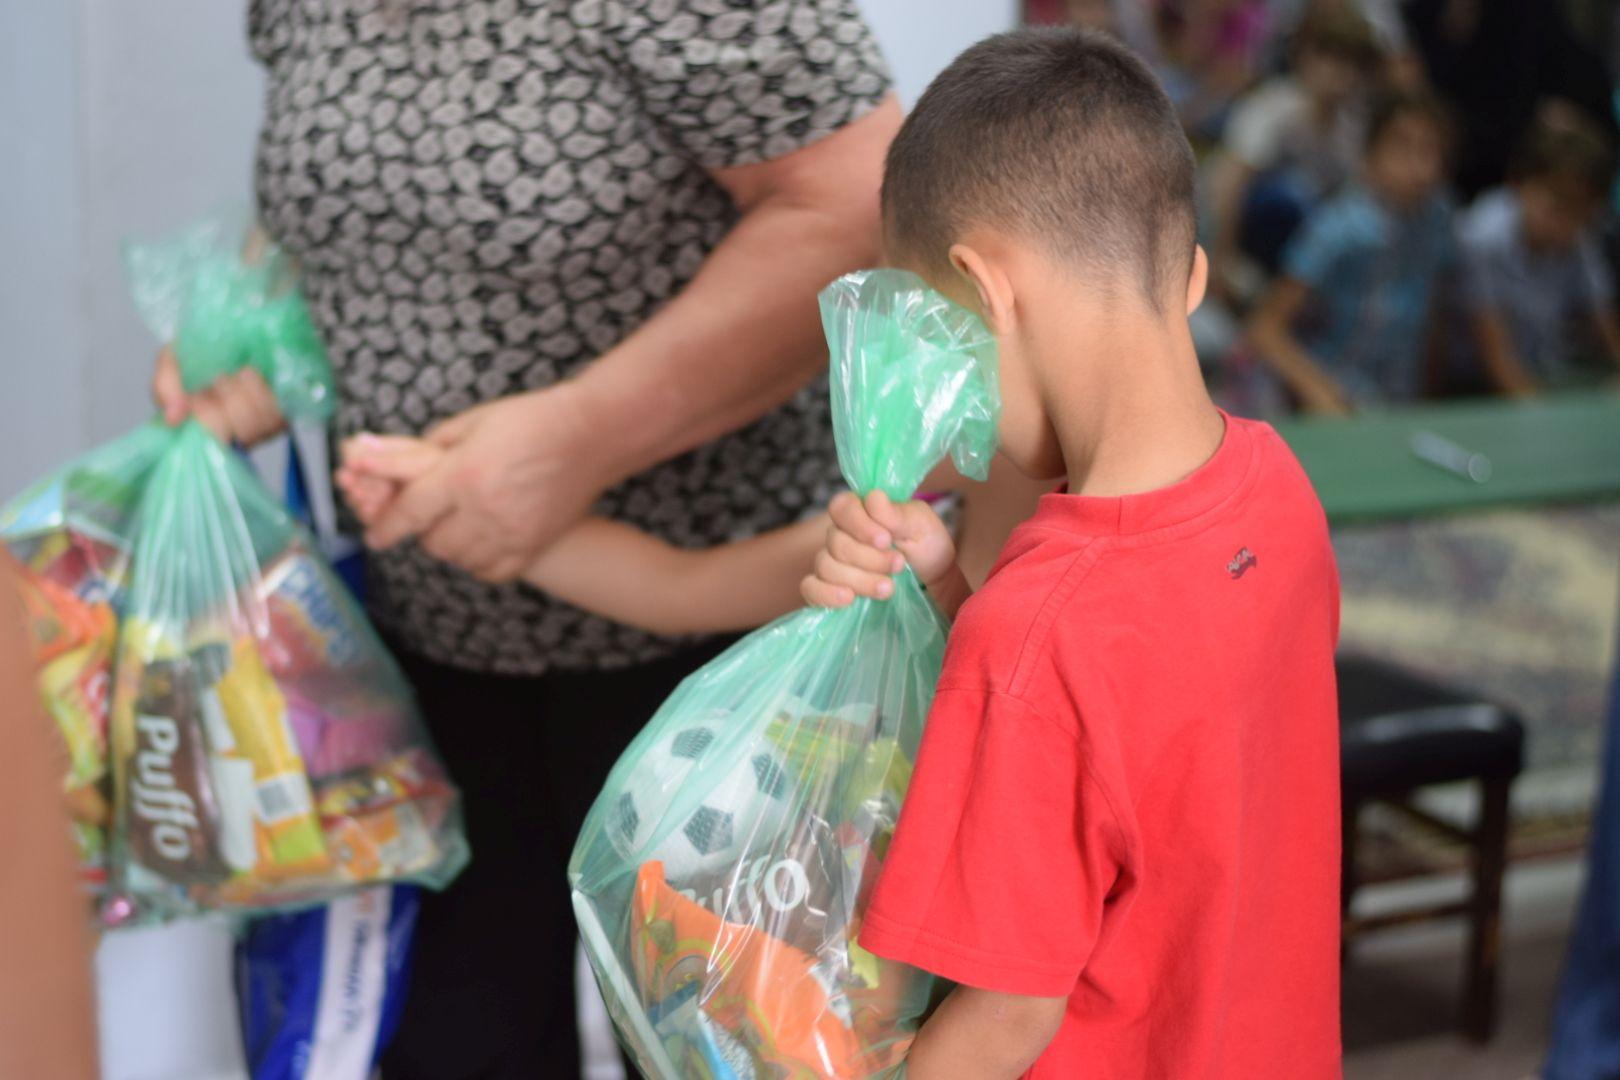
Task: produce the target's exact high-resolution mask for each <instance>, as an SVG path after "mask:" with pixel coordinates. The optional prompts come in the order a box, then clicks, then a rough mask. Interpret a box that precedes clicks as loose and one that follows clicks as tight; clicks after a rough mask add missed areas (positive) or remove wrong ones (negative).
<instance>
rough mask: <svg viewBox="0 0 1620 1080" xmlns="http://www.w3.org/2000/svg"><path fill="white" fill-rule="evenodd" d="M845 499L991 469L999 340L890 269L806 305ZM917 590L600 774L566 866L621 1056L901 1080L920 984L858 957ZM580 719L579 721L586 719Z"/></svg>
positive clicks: (802, 636)
mask: <svg viewBox="0 0 1620 1080" xmlns="http://www.w3.org/2000/svg"><path fill="white" fill-rule="evenodd" d="M821 304H822V320H823V324H824V327H825V329H826V333H827V341H828V344H829V346H830V348H831V354H832V388H833V422H834V426H835V431H836V435H837V438H838V450H839V460H840V463H841V465H842V467H843V470H844V475H845V478H846V479H847V480H848V481H849V483H850V485H851V486H852V487H854V488H856V489H857V490H859V491H862V492H867V491H871V490H873V489H876V488H881V489H883V490H884V491H885V492H887V493H888V494H889V495H890V496H891V497H893V498H895V499H906V498H909V497H910V496H911V493H912V492H913V491H914V490H915V489H916V488H917V486H918V485H919V484H920V483H921V482H922V480H923V478H924V476H925V475H926V474H927V473H928V471H929V469H930V468H931V467H932V466H933V465H934V463H935V462H937V461H938V460H940V459H941V458H942V457H943V456H945V455H946V454H947V453H949V454H951V455H952V456H953V457H954V458H955V460H956V464H957V467H958V468H959V469H960V470H961V471H963V472H964V473H967V474H970V475H978V476H983V475H984V470H985V469H986V467H987V466H988V464H989V459H990V456H991V454H992V453H993V452H994V448H995V427H996V416H997V411H998V405H997V394H996V385H995V373H994V363H993V357H994V342H993V339H992V338H991V337H990V336H989V334H988V332H987V331H986V330H985V329H984V327H983V325H982V324H981V323H980V322H979V321H978V320H977V319H976V318H975V317H974V316H972V315H971V314H970V313H968V312H966V311H964V310H963V309H961V308H958V307H956V306H954V305H952V304H951V303H950V302H949V301H947V300H945V299H944V298H943V297H941V296H940V295H939V294H937V293H935V292H933V291H932V290H930V289H928V288H927V287H926V286H925V285H924V284H923V283H922V281H921V279H919V278H917V277H915V276H914V275H911V274H905V273H901V272H898V271H869V272H865V273H860V274H852V275H849V276H847V277H845V278H842V279H840V280H839V281H837V282H834V283H833V285H831V286H829V287H828V289H827V290H826V291H825V292H824V293H823V294H822V297H821ZM945 631H946V627H945V624H944V621H943V620H942V619H941V617H940V615H939V613H938V612H937V610H936V609H935V608H934V607H933V605H932V603H931V602H930V601H929V600H928V598H927V597H926V596H925V595H924V593H923V590H922V588H921V587H920V585H919V584H918V583H917V580H916V579H915V577H913V576H912V575H910V574H909V572H908V573H905V574H902V575H901V576H900V577H899V579H898V580H897V581H896V587H895V591H894V595H893V597H892V598H891V599H890V600H888V601H885V602H882V603H873V602H870V601H866V600H860V601H857V602H856V603H855V605H854V606H852V607H850V608H847V609H843V610H838V611H827V610H805V611H800V612H798V613H796V614H793V615H790V616H788V617H786V618H785V619H782V620H780V621H778V622H777V623H775V624H773V625H772V626H769V627H766V628H765V629H763V630H760V631H758V632H756V633H754V634H752V635H750V636H749V637H747V638H745V639H744V640H743V641H741V642H740V643H738V644H737V645H736V646H734V647H733V648H731V649H730V650H728V651H727V652H726V653H725V654H723V655H722V656H720V657H719V658H718V659H716V660H714V661H713V662H712V663H710V664H709V665H708V666H706V667H705V668H703V669H702V670H700V671H698V672H697V673H696V674H694V675H693V676H692V677H691V678H689V679H688V680H687V681H686V682H685V683H683V684H682V686H681V687H680V688H679V689H678V690H677V691H676V692H675V694H674V695H673V696H671V698H670V699H669V700H668V701H667V702H666V703H665V704H664V706H663V707H662V708H661V709H660V710H659V712H658V713H657V715H656V716H654V717H653V719H652V720H651V722H650V723H649V724H648V725H647V727H646V728H645V729H644V730H643V731H642V733H641V734H640V735H639V736H638V737H637V738H636V740H635V741H634V742H633V743H632V744H631V746H630V747H629V749H627V750H626V751H625V753H624V756H623V757H622V758H621V759H620V760H619V762H618V764H617V765H616V766H615V767H614V769H613V772H612V773H611V775H610V776H609V778H608V781H607V784H606V786H605V788H604V789H603V791H602V794H601V795H600V796H599V797H598V799H597V801H596V803H595V805H594V806H593V808H592V810H591V813H590V815H589V817H588V818H587V820H586V823H585V827H584V829H583V831H582V832H581V834H580V837H579V841H578V843H577V845H576V846H575V849H574V854H573V859H572V861H571V863H570V866H569V881H570V883H571V884H572V886H573V894H574V910H575V913H576V915H577V917H578V919H579V924H580V930H581V936H582V938H583V940H584V942H585V946H586V952H587V954H588V955H589V956H590V960H591V964H592V966H593V968H594V969H595V972H596V976H597V981H598V983H599V984H600V985H601V987H602V991H603V994H604V996H605V998H606V1000H607V1003H608V1008H609V1013H610V1015H612V1017H613V1019H614V1023H615V1025H616V1027H617V1029H618V1032H619V1036H620V1038H621V1040H622V1041H623V1043H624V1045H625V1046H626V1048H627V1049H628V1050H629V1052H630V1053H631V1054H632V1055H634V1057H635V1060H636V1063H637V1064H638V1065H639V1066H640V1068H641V1070H642V1071H643V1072H644V1073H645V1074H646V1075H647V1076H649V1077H652V1078H654V1080H688V1078H704V1080H756V1078H761V1080H762V1078H765V1077H773V1078H780V1077H795V1078H797V1077H805V1078H810V1077H840V1078H855V1077H870V1076H880V1075H889V1074H892V1073H893V1072H895V1071H897V1070H898V1068H899V1066H900V1063H901V1061H902V1059H903V1057H904V1054H905V1051H906V1049H907V1047H908V1046H909V1045H910V1041H911V1039H912V1037H913V1036H914V1034H915V1031H916V1025H917V1021H918V1018H919V1017H920V1016H921V1014H922V1011H923V1008H924V1006H925V1005H926V1003H927V1001H928V995H929V991H930V985H929V982H930V980H929V979H928V977H927V976H925V975H924V974H922V973H921V972H918V971H916V970H914V969H911V968H907V967H905V966H903V965H899V964H894V963H891V962H888V961H884V960H881V959H879V958H878V957H876V956H874V955H872V954H871V953H868V952H866V951H865V950H863V949H861V948H860V946H859V944H858V943H857V937H858V935H859V932H860V924H861V917H862V914H863V913H864V911H865V909H866V903H867V900H868V898H869V896H870V893H871V889H872V886H873V885H874V883H875V881H876V874H877V871H878V869H879V867H880V866H881V865H882V861H883V856H884V854H885V853H886V851H887V849H888V842H889V838H890V836H891V835H892V833H893V830H894V826H895V822H896V820H897V819H898V815H899V809H900V804H901V802H902V800H903V798H904V795H905V789H906V785H907V783H908V782H909V780H910V776H911V762H912V760H913V757H914V755H915V754H916V751H917V747H918V744H919V742H920V741H921V735H922V725H923V720H924V718H925V717H926V715H927V711H928V706H929V704H930V702H931V700H932V698H933V693H934V684H935V681H936V680H937V679H938V676H939V670H940V664H941V661H942V659H943V655H944V644H945ZM587 719H588V718H587Z"/></svg>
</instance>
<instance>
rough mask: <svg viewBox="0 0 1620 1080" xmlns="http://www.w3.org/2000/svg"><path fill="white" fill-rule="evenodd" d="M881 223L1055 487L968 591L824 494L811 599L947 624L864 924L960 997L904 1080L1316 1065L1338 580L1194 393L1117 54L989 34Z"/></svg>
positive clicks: (1185, 154)
mask: <svg viewBox="0 0 1620 1080" xmlns="http://www.w3.org/2000/svg"><path fill="white" fill-rule="evenodd" d="M883 209H884V222H885V230H886V234H887V236H886V239H887V243H888V246H889V250H890V254H891V256H892V258H893V260H894V261H895V262H896V263H897V264H899V265H902V266H907V267H910V268H912V269H915V270H917V271H918V272H919V273H921V274H923V275H924V276H925V277H926V278H927V279H928V280H929V281H930V282H931V283H932V284H934V285H935V286H936V287H937V288H939V289H940V290H941V291H943V292H945V293H946V294H947V295H949V296H951V297H952V298H953V299H955V300H957V301H958V302H960V303H962V304H964V305H966V306H968V307H970V308H971V309H973V310H974V311H976V312H978V313H979V314H980V315H981V316H982V317H983V319H984V321H985V323H986V324H987V325H988V326H989V327H990V329H991V331H992V332H993V333H994V334H995V336H996V339H997V341H998V344H999V346H1000V365H1001V368H1000V379H1001V385H1002V393H1003V399H1004V411H1003V418H1002V430H1001V439H1002V453H1003V454H1004V455H1005V456H1006V457H1007V458H1009V459H1010V460H1011V461H1012V463H1013V464H1015V465H1017V466H1018V467H1019V468H1020V469H1021V470H1022V471H1024V472H1025V473H1027V474H1029V475H1031V476H1046V477H1051V478H1054V479H1055V478H1058V477H1067V479H1068V488H1067V489H1066V492H1065V493H1062V494H1054V495H1049V496H1046V498H1045V499H1044V500H1043V502H1042V503H1041V505H1040V508H1039V510H1038V511H1037V512H1036V514H1035V516H1034V517H1033V518H1032V519H1030V520H1029V521H1028V522H1026V523H1025V524H1024V525H1022V526H1021V527H1020V528H1019V529H1018V530H1017V531H1016V532H1015V533H1014V534H1013V536H1012V538H1011V540H1010V541H1009V542H1008V543H1007V546H1006V548H1005V550H1004V551H1003V553H1002V556H1001V560H1000V562H999V563H998V564H997V567H996V569H995V571H994V572H993V573H992V575H991V577H990V579H989V581H988V582H987V583H986V584H985V585H984V587H983V588H982V589H980V590H979V592H978V593H977V594H976V595H973V596H972V597H971V599H970V598H969V596H968V593H969V590H968V587H967V584H966V582H965V580H964V578H963V576H962V574H961V572H960V571H959V570H958V569H957V567H956V563H955V556H954V552H953V550H952V545H951V541H950V537H949V534H948V533H947V532H946V531H945V529H944V527H943V526H942V525H941V524H940V522H939V520H938V518H937V517H935V516H934V514H933V513H932V511H930V510H929V509H928V508H927V507H926V506H924V505H922V504H920V503H909V504H906V505H903V506H896V505H894V504H892V503H890V502H889V501H887V500H886V499H885V498H884V497H883V496H882V495H880V494H878V495H873V496H871V497H869V498H868V499H867V500H866V501H865V503H864V504H863V503H862V502H861V501H860V500H859V499H857V498H856V497H855V496H853V495H849V496H843V497H841V498H840V499H839V500H838V501H837V502H836V503H835V504H834V506H833V508H832V514H833V519H834V521H835V522H836V524H837V529H835V530H834V531H833V532H832V533H831V535H830V537H829V540H828V542H827V545H826V549H825V551H824V552H823V553H822V555H821V556H820V558H819V561H818V563H817V569H816V573H815V575H814V576H813V577H811V578H809V579H807V580H806V582H805V585H804V593H805V596H806V598H807V599H809V600H810V601H811V602H813V603H820V604H827V605H840V604H847V603H850V602H851V601H852V600H853V599H854V597H855V596H856V595H857V594H859V595H863V596H869V597H874V598H882V597H885V596H887V595H889V594H890V593H891V592H892V588H891V587H890V583H889V581H888V575H889V574H891V573H894V572H896V571H898V570H899V569H900V567H901V565H902V562H903V561H909V563H910V565H911V567H912V569H913V570H914V571H915V572H916V573H917V575H918V576H919V577H920V578H921V579H922V581H923V582H924V584H925V585H926V586H927V587H928V589H929V591H930V592H931V593H932V594H933V596H934V597H935V598H936V599H937V601H938V602H939V605H940V607H941V609H942V610H943V611H944V612H945V614H946V615H947V616H955V625H954V627H953V629H952V632H951V638H950V644H949V647H948V649H947V654H946V658H945V668H944V673H943V675H942V676H941V678H940V683H939V693H938V697H937V698H936V700H935V703H934V707H933V711H932V713H931V715H930V717H929V720H928V726H927V729H926V731H925V734H924V737H923V744H922V749H921V752H920V755H919V758H918V761H917V768H916V774H915V777H914V779H913V780H912V783H911V788H910V791H909V793H908V795H907V801H906V805H905V810H904V812H903V814H902V816H901V819H900V824H899V828H898V831H897V833H896V835H895V838H894V842H893V845H892V847H891V848H890V851H889V854H888V858H887V861H886V864H885V866H884V869H883V873H882V876H881V878H880V879H879V882H878V885H877V889H876V893H875V895H874V899H873V901H872V904H871V908H870V910H869V912H868V914H867V916H866V922H865V925H864V927H863V930H862V933H861V943H862V944H863V945H864V946H865V947H866V948H868V949H870V950H872V951H873V952H875V953H878V954H879V955H882V956H887V957H891V958H894V959H896V960H903V961H907V962H910V963H912V964H915V965H917V966H919V967H922V968H925V969H927V970H929V971H932V972H935V973H937V974H938V975H940V976H943V977H944V978H946V979H948V980H951V981H952V982H955V983H957V984H958V986H957V988H956V989H955V990H953V991H952V993H951V994H950V996H949V997H948V998H947V999H946V1000H945V1002H944V1003H943V1004H942V1005H941V1006H940V1008H939V1010H938V1011H937V1012H936V1013H935V1014H934V1015H933V1017H932V1018H931V1019H930V1020H929V1021H928V1022H927V1023H926V1024H925V1026H924V1027H923V1029H922V1031H921V1033H920V1034H919V1036H918V1037H917V1041H916V1043H915V1046H914V1047H913V1049H912V1051H911V1055H910V1058H909V1059H908V1070H909V1072H908V1076H909V1078H910V1080H933V1078H936V1077H943V1078H948V1080H968V1078H973V1077H1016V1076H1020V1075H1023V1076H1032V1077H1037V1078H1046V1077H1052V1078H1062V1080H1075V1078H1083V1077H1098V1078H1107V1080H1133V1078H1165V1080H1190V1078H1193V1077H1197V1078H1199V1080H1224V1078H1231V1080H1239V1078H1241V1080H1272V1078H1283V1077H1286V1078H1288V1080H1319V1078H1322V1077H1336V1076H1338V1075H1340V1071H1341V1069H1340V1063H1339V1027H1338V1009H1339V993H1338V984H1339V948H1338V947H1339V884H1338V870H1339V796H1338V762H1339V757H1338V724H1337V715H1336V705H1335V693H1334V680H1333V649H1334V644H1335V638H1336V636H1337V632H1338V585H1337V578H1336V574H1335V571H1334V565H1333V556H1332V552H1331V549H1330V548H1329V545H1328V534H1327V528H1326V525H1325V522H1324V520H1323V515H1322V510H1321V507H1320V505H1319V504H1318V502H1317V500H1316V497H1315V495H1314V493H1313V492H1312V490H1311V487H1310V484H1309V483H1308V481H1307V480H1306V478H1305V475H1304V473H1303V472H1302V471H1301V469H1300V467H1299V464H1298V463H1297V462H1296V461H1295V460H1294V457H1293V455H1292V454H1290V453H1289V451H1288V449H1287V447H1286V446H1284V444H1283V443H1282V441H1281V440H1280V439H1279V438H1278V437H1277V435H1276V433H1275V432H1273V431H1272V430H1271V429H1270V428H1269V427H1267V426H1265V425H1264V424H1258V423H1253V422H1250V421H1246V420H1240V419H1236V418H1234V417H1228V416H1225V415H1223V414H1222V413H1221V412H1220V411H1219V410H1217V409H1216V408H1215V406H1214V405H1213V404H1211V402H1210V399H1209V397H1208V395H1207V394H1206V392H1205V389H1204V384H1203V380H1202V378H1201V377H1200V374H1199V369H1198V362H1197V359H1196V357H1195V356H1194V352H1193V345H1192V341H1191V339H1190V336H1189V334H1188V330H1187V314H1188V313H1189V312H1190V311H1192V309H1193V308H1194V307H1196V306H1197V304H1198V302H1199V300H1200V299H1201V297H1202V295H1203V291H1204V283H1205V277H1206V274H1207V263H1206V261H1205V258H1204V254H1203V252H1202V251H1200V250H1198V249H1197V247H1196V246H1195V241H1194V235H1195V222H1194V213H1193V158H1192V153H1191V150H1190V149H1189V148H1188V145H1187V141H1186V139H1185V137H1184V136H1183V134H1182V132H1181V128H1180V127H1179V125H1178V124H1177V122H1176V115H1175V112H1174V110H1173V109H1172V107H1171V105H1170V102H1169V101H1168V100H1167V99H1166V97H1165V95H1164V92H1163V91H1162V90H1161V89H1160V87H1159V85H1158V84H1157V83H1156V82H1155V81H1154V79H1153V76H1152V75H1150V74H1149V73H1148V71H1147V69H1146V68H1145V67H1144V66H1143V65H1142V63H1141V62H1140V61H1139V60H1138V59H1136V58H1135V57H1134V56H1133V55H1131V54H1130V53H1129V52H1127V51H1126V50H1125V49H1123V48H1122V47H1120V46H1119V45H1117V44H1115V43H1113V42H1112V41H1110V40H1109V39H1107V38H1104V37H1100V36H1096V35H1091V34H1086V33H1080V32H1075V31H1055V32H1054V31H1045V32H1033V31H1022V32H1018V33H1013V34H1006V35H1002V36H1000V37H995V38H991V39H989V40H987V41H985V42H982V43H981V44H979V45H976V46H974V47H973V48H971V49H969V50H968V51H967V52H966V53H964V54H963V55H962V56H961V57H960V58H959V59H958V60H957V61H956V62H955V63H954V64H952V65H951V67H950V68H949V69H948V70H946V71H945V72H944V73H943V74H942V75H940V77H939V78H938V79H936V80H935V81H934V83H933V85H932V86H931V87H930V88H929V89H928V91H927V92H926V93H925V94H924V95H923V96H922V99H921V100H920V101H919V102H918V103H917V107H916V109H915V110H914V111H913V112H912V114H911V116H910V117H909V118H908V119H907V120H906V122H905V126H904V127H903V128H902V129H901V132H900V134H899V136H898V137H897V138H896V140H895V142H894V145H893V148H892V149H891V150H890V152H889V160H888V167H887V172H886V174H885V177H884V186H883ZM958 609H960V614H957V612H958Z"/></svg>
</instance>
